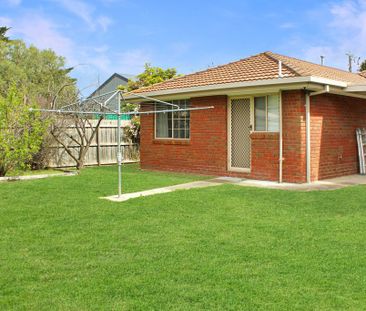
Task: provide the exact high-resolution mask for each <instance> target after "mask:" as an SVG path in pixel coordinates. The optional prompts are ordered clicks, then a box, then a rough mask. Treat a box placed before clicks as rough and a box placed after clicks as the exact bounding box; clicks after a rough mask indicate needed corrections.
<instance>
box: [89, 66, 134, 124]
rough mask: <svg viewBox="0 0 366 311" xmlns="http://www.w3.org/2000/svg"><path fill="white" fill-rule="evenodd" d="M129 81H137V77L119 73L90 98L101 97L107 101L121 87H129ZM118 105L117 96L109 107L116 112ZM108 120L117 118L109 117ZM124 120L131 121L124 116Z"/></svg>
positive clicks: (128, 117)
mask: <svg viewBox="0 0 366 311" xmlns="http://www.w3.org/2000/svg"><path fill="white" fill-rule="evenodd" d="M129 79H135V77H134V76H133V75H129V74H123V75H121V74H118V73H114V74H112V75H111V76H110V77H109V78H108V79H107V80H105V81H104V82H103V83H102V84H101V85H100V86H99V87H98V88H97V89H96V90H95V91H93V92H92V93H91V94H90V95H89V98H90V97H96V96H101V98H103V100H107V99H108V97H109V94H110V93H112V92H113V91H116V90H117V88H118V87H119V86H120V85H127V82H128V80H129ZM117 103H118V97H117V96H116V97H114V98H113V99H112V100H110V101H109V102H108V106H109V107H110V108H111V109H113V110H115V109H116V107H117ZM106 118H107V119H117V117H116V116H113V115H108V116H107V117H106ZM122 118H123V119H124V120H130V119H131V118H130V116H122Z"/></svg>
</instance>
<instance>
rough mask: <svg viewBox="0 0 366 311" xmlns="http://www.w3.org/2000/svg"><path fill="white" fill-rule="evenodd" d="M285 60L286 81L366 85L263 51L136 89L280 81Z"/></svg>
mask: <svg viewBox="0 0 366 311" xmlns="http://www.w3.org/2000/svg"><path fill="white" fill-rule="evenodd" d="M279 61H282V64H283V66H282V74H283V78H291V77H304V76H317V77H322V78H327V79H332V80H337V81H342V82H347V83H349V84H363V83H366V79H365V78H366V76H363V75H358V74H355V73H351V72H348V71H344V70H340V69H337V68H333V67H328V66H322V65H318V64H314V63H310V62H307V61H303V60H300V59H296V58H292V57H288V56H284V55H280V54H276V53H272V52H264V53H260V54H257V55H254V56H251V57H248V58H245V59H241V60H239V61H236V62H232V63H229V64H226V65H222V66H218V67H214V68H209V69H207V70H203V71H199V72H196V73H192V74H188V75H185V76H182V77H178V78H174V79H170V80H167V81H164V82H161V83H157V84H154V85H152V86H148V87H144V88H140V89H138V90H135V91H134V92H136V93H146V92H153V91H163V90H172V89H181V88H191V87H198V86H207V85H219V84H224V83H235V82H246V81H256V80H269V79H277V78H278V62H279Z"/></svg>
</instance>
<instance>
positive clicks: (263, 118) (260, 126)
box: [254, 95, 280, 132]
mask: <svg viewBox="0 0 366 311" xmlns="http://www.w3.org/2000/svg"><path fill="white" fill-rule="evenodd" d="M279 128H280V113H279V98H278V95H268V96H261V97H254V129H255V130H256V131H268V132H278V130H279Z"/></svg>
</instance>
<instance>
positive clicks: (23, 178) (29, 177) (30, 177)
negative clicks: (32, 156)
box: [0, 172, 78, 182]
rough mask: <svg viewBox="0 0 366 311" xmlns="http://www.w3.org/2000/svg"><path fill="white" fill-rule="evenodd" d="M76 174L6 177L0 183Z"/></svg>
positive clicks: (73, 174)
mask: <svg viewBox="0 0 366 311" xmlns="http://www.w3.org/2000/svg"><path fill="white" fill-rule="evenodd" d="M77 174H78V173H77V172H67V173H66V172H62V173H54V174H38V175H25V176H7V177H0V182H5V181H8V182H11V181H19V180H34V179H43V178H48V177H57V176H75V175H77Z"/></svg>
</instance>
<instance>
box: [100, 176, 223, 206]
mask: <svg viewBox="0 0 366 311" xmlns="http://www.w3.org/2000/svg"><path fill="white" fill-rule="evenodd" d="M218 185H220V183H218V182H214V181H211V180H209V181H194V182H190V183H186V184H180V185H175V186H169V187H163V188H155V189H151V190H145V191H139V192H132V193H125V194H122V195H121V196H120V197H118V196H117V195H112V196H109V197H104V198H102V199H107V200H110V201H113V202H123V201H127V200H129V199H133V198H139V197H145V196H150V195H154V194H161V193H168V192H173V191H176V190H188V189H194V188H206V187H212V186H218Z"/></svg>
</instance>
